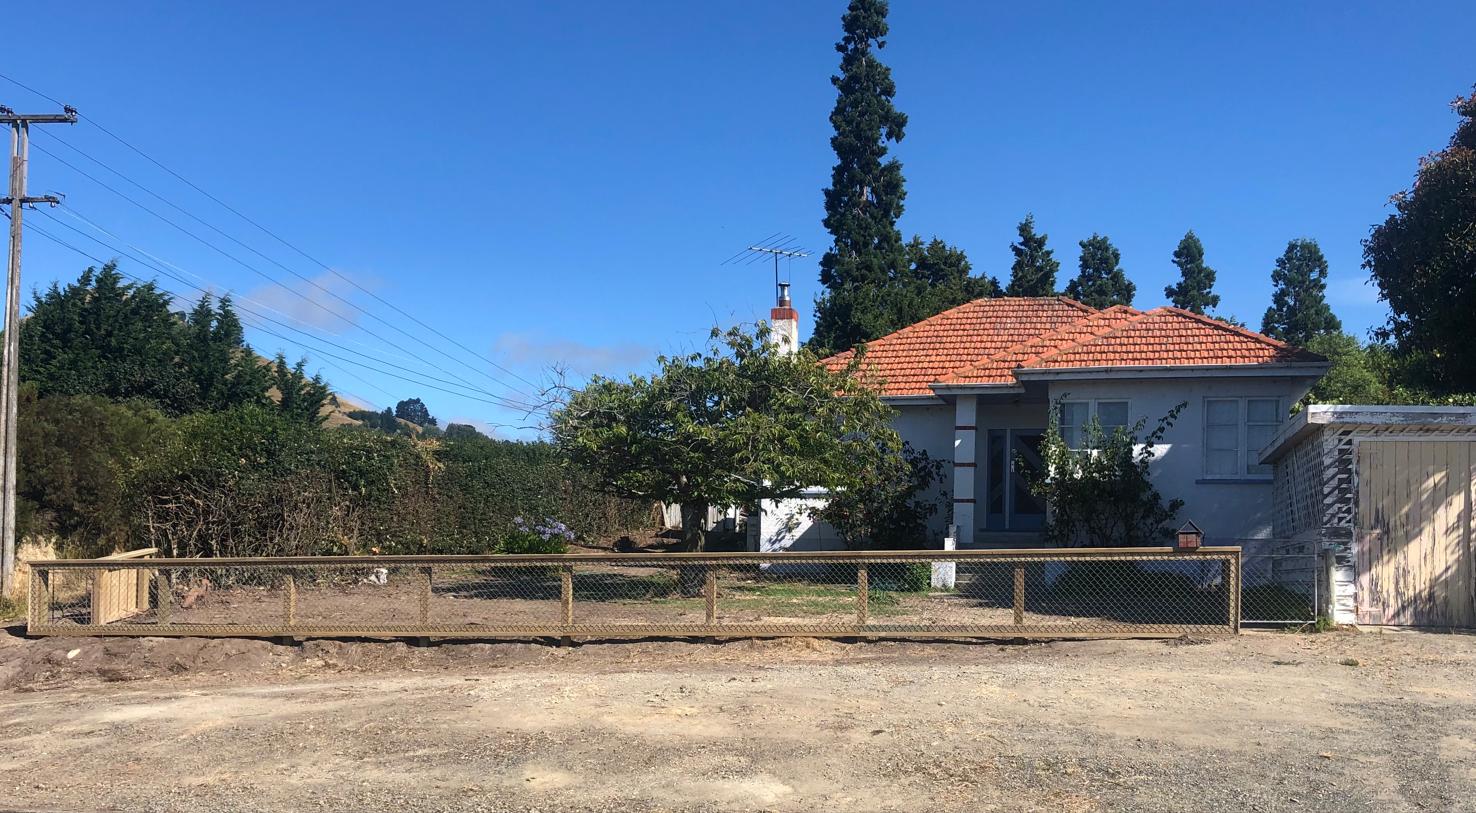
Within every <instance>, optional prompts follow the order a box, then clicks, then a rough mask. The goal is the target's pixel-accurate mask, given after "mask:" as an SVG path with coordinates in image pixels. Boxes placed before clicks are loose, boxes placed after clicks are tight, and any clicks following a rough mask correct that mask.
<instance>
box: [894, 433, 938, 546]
mask: <svg viewBox="0 0 1476 813" xmlns="http://www.w3.org/2000/svg"><path fill="white" fill-rule="evenodd" d="M892 428H893V429H896V430H897V434H899V435H901V436H902V439H903V440H905V441H907V442H908V443H909V444H911V446H912V448H913V449H914V450H916V451H922V452H927V453H928V457H930V458H932V459H934V460H938V461H942V463H943V478H942V482H941V483H940V484H939V485H938V486H936V487H935V488H934V489H933V491H932V493H930V494H928V495H927V499H931V500H935V501H937V502H938V513H937V514H934V515H933V518H932V520H931V521H930V522H929V523H928V530H929V531H930V532H931V534H932V535H933V536H934V537H936V538H938V539H942V538H943V536H944V534H945V533H946V532H947V530H948V512H949V504H948V502H947V501H944V500H942V499H940V495H941V493H942V492H947V493H948V494H949V496H950V497H951V496H952V495H953V404H941V405H934V406H904V407H899V408H898V409H897V417H895V418H893V419H892Z"/></svg>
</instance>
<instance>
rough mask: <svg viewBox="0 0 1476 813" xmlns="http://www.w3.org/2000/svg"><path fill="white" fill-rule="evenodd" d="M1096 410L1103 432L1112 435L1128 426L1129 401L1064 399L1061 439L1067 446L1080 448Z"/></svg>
mask: <svg viewBox="0 0 1476 813" xmlns="http://www.w3.org/2000/svg"><path fill="white" fill-rule="evenodd" d="M1093 411H1095V413H1096V416H1097V423H1098V424H1100V425H1101V427H1102V433H1103V434H1104V435H1107V436H1111V435H1112V433H1113V432H1115V431H1117V430H1118V429H1127V428H1128V402H1127V401H1063V402H1062V403H1061V439H1062V440H1064V441H1066V448H1068V449H1080V448H1081V447H1082V443H1083V440H1082V438H1083V437H1085V435H1086V427H1087V423H1088V422H1089V421H1090V420H1091V415H1092V413H1093Z"/></svg>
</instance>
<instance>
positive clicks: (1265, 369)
mask: <svg viewBox="0 0 1476 813" xmlns="http://www.w3.org/2000/svg"><path fill="white" fill-rule="evenodd" d="M1331 366H1332V364H1331V363H1330V362H1326V361H1293V362H1277V363H1272V364H1150V365H1140V366H1127V365H1110V366H1101V367H1034V368H1031V367H1025V368H1021V369H1018V370H1015V371H1014V373H1015V377H1016V378H1018V379H1020V380H1021V381H1027V380H1028V381H1049V380H1062V381H1072V380H1080V379H1085V378H1103V377H1106V376H1113V377H1122V376H1124V375H1130V376H1132V377H1135V378H1202V377H1205V376H1209V377H1213V378H1242V377H1258V376H1292V377H1297V378H1317V377H1319V376H1321V375H1322V374H1323V373H1326V372H1327V371H1328V368H1330V367H1331ZM935 389H936V387H935Z"/></svg>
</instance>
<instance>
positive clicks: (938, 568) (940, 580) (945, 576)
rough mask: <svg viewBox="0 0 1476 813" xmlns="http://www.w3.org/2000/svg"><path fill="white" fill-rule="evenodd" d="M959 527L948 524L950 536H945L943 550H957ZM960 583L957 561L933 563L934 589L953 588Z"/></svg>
mask: <svg viewBox="0 0 1476 813" xmlns="http://www.w3.org/2000/svg"><path fill="white" fill-rule="evenodd" d="M956 536H958V527H957V526H955V525H950V526H948V536H945V537H943V550H956V549H957V548H958V541H957V540H956V539H955V538H954V537H956ZM957 583H958V563H957V562H934V563H933V589H934V590H952V589H953V588H954V587H955V586H957Z"/></svg>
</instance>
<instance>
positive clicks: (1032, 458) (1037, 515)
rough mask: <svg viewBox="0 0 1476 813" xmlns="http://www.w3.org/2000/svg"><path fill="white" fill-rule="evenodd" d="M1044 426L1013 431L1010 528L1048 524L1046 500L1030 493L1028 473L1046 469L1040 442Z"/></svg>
mask: <svg viewBox="0 0 1476 813" xmlns="http://www.w3.org/2000/svg"><path fill="white" fill-rule="evenodd" d="M1043 440H1045V430H1044V429H1011V430H1010V461H1009V463H1010V495H1009V496H1010V500H1009V502H1010V511H1009V517H1010V518H1009V525H1008V527H1009V529H1010V530H1012V531H1035V530H1039V529H1041V528H1042V527H1044V526H1045V514H1046V512H1045V503H1044V502H1043V501H1041V499H1040V498H1038V497H1036V496H1035V495H1034V494H1032V493H1031V492H1030V486H1029V485H1028V484H1027V482H1026V479H1025V475H1026V474H1027V473H1028V474H1031V475H1034V474H1037V473H1039V472H1040V471H1041V469H1042V468H1044V465H1045V464H1044V463H1043V462H1042V461H1041V457H1040V445H1041V442H1042V441H1043Z"/></svg>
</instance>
